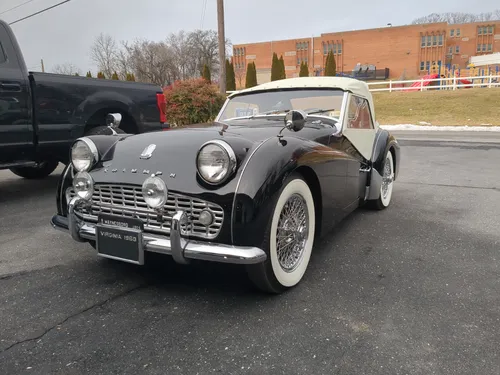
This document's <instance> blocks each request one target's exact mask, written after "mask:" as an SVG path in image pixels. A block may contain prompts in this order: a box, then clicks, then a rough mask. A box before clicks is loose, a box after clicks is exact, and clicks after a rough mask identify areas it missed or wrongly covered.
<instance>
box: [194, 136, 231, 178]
mask: <svg viewBox="0 0 500 375" xmlns="http://www.w3.org/2000/svg"><path fill="white" fill-rule="evenodd" d="M211 145H213V146H216V147H218V148H219V149H220V150H221V151H222V152H223V153H224V154H225V157H226V158H227V169H226V170H225V174H223V176H222V177H221V178H216V179H210V178H209V177H208V176H207V175H206V174H204V173H203V172H202V170H201V168H200V162H199V161H200V155H201V153H202V151H203V150H204V148H205V147H207V146H211ZM236 165H237V159H236V154H235V152H234V150H233V148H232V147H231V146H230V145H229V143H227V142H225V141H222V140H218V139H216V140H211V141H208V142H205V143H204V144H202V145H201V147H200V149H199V150H198V152H197V154H196V170H197V172H198V175H199V176H200V177H201V179H202V180H203V181H204V182H206V183H207V184H209V185H214V186H215V185H220V184H223V183H224V182H226V181H227V180H228V179H229V178H230V177H231V176H232V175H233V174H234V172H235V171H236Z"/></svg>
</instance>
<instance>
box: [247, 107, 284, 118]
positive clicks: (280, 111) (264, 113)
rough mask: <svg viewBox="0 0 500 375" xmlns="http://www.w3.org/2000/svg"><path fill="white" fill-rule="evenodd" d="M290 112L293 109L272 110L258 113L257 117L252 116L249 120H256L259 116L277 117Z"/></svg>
mask: <svg viewBox="0 0 500 375" xmlns="http://www.w3.org/2000/svg"><path fill="white" fill-rule="evenodd" d="M290 111H291V109H272V110H270V111H265V112H260V113H256V114H255V115H252V116H250V117H248V118H254V117H257V116H267V115H276V114H278V113H287V112H290Z"/></svg>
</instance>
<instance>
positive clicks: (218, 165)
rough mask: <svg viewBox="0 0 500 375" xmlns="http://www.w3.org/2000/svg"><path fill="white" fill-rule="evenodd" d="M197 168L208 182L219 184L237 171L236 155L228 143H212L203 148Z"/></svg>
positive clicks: (199, 154)
mask: <svg viewBox="0 0 500 375" xmlns="http://www.w3.org/2000/svg"><path fill="white" fill-rule="evenodd" d="M196 166H197V168H198V172H199V173H200V175H201V177H202V178H203V179H204V180H205V181H206V182H208V183H210V184H219V183H221V182H223V181H225V180H226V179H227V178H229V176H231V174H232V173H233V172H234V170H235V169H236V155H235V154H234V151H233V149H232V148H231V146H229V145H228V144H227V143H226V142H223V141H218V140H217V141H210V142H207V143H205V144H204V145H203V146H201V148H200V151H199V152H198V156H197V158H196Z"/></svg>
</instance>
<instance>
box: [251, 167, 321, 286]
mask: <svg viewBox="0 0 500 375" xmlns="http://www.w3.org/2000/svg"><path fill="white" fill-rule="evenodd" d="M315 231H316V212H315V207H314V198H313V195H312V193H311V190H310V189H309V186H308V185H307V183H306V182H305V181H304V180H303V179H302V178H301V177H300V176H297V175H296V176H293V177H291V178H290V179H288V180H287V182H286V184H285V186H284V188H282V190H281V192H280V194H279V197H278V199H277V201H276V203H275V205H274V209H273V213H272V217H271V218H270V221H269V224H268V227H267V231H266V235H265V236H264V243H263V246H262V248H263V249H264V251H266V254H267V256H268V257H267V260H266V261H265V262H264V263H261V264H257V265H252V266H249V267H247V269H248V272H249V276H250V279H251V280H252V281H253V282H254V284H255V285H256V286H257V287H258V288H260V289H261V290H264V291H267V292H271V293H281V292H283V291H285V290H286V289H288V288H291V287H294V286H295V285H297V284H298V283H299V282H300V281H301V280H302V278H303V276H304V274H305V272H306V270H307V267H308V265H309V260H310V258H311V253H312V248H313V245H314V237H315Z"/></svg>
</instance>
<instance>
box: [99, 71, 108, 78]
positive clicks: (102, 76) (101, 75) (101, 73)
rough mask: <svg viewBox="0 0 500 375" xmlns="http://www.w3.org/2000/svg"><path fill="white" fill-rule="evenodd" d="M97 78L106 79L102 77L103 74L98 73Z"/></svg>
mask: <svg viewBox="0 0 500 375" xmlns="http://www.w3.org/2000/svg"><path fill="white" fill-rule="evenodd" d="M97 78H100V79H106V76H105V75H104V73H103V72H99V73H97Z"/></svg>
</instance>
